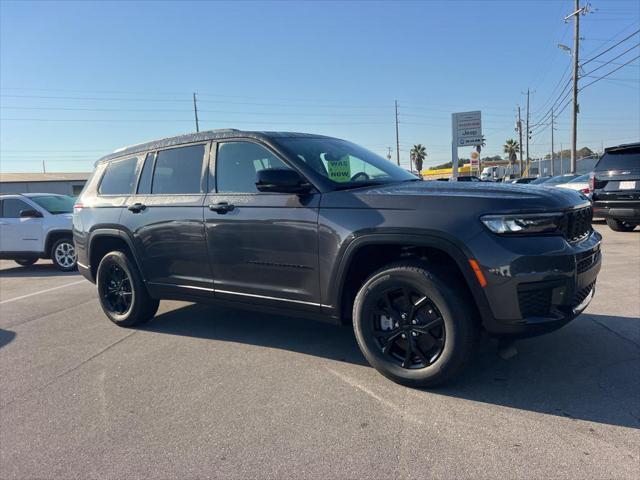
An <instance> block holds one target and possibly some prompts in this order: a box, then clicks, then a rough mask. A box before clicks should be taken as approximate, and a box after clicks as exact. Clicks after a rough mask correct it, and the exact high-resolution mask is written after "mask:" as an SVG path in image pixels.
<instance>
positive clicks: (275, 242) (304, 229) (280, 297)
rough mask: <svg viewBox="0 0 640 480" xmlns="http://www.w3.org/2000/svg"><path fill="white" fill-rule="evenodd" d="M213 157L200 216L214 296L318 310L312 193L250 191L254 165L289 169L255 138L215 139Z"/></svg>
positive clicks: (314, 197)
mask: <svg viewBox="0 0 640 480" xmlns="http://www.w3.org/2000/svg"><path fill="white" fill-rule="evenodd" d="M212 157H214V156H212ZM213 163H215V168H214V166H213V165H212V167H211V171H212V172H214V171H215V178H212V179H211V181H210V182H209V183H210V185H212V187H213V188H211V190H212V193H210V194H209V195H207V198H206V200H205V208H204V216H205V225H206V230H207V244H208V250H209V258H210V260H211V265H212V270H213V272H214V286H215V290H216V298H221V299H227V300H236V301H250V302H252V303H263V304H269V305H278V306H290V307H297V308H303V309H311V310H316V309H319V307H320V292H319V278H318V206H319V200H320V194H318V193H315V194H314V193H311V194H308V195H302V196H300V195H295V194H280V193H260V192H258V190H257V189H256V186H255V182H256V172H257V171H258V170H262V169H267V168H290V167H289V166H288V165H287V164H286V163H285V162H284V161H283V160H282V159H280V158H279V157H277V156H276V154H274V153H273V152H272V151H271V150H269V149H268V148H267V147H266V146H263V145H260V144H257V143H253V142H249V141H235V142H224V143H219V144H218V145H217V153H216V155H215V160H214V159H213V158H212V164H213Z"/></svg>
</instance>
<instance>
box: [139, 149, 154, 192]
mask: <svg viewBox="0 0 640 480" xmlns="http://www.w3.org/2000/svg"><path fill="white" fill-rule="evenodd" d="M154 158H155V153H149V154H147V158H146V159H145V161H144V166H143V167H142V173H141V174H140V182H138V193H151V177H152V175H153V159H154Z"/></svg>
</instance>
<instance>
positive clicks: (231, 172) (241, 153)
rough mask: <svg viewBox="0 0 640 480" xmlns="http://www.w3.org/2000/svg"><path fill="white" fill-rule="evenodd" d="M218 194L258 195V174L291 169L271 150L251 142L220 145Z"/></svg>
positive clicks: (217, 157)
mask: <svg viewBox="0 0 640 480" xmlns="http://www.w3.org/2000/svg"><path fill="white" fill-rule="evenodd" d="M216 165H217V167H216V171H217V175H216V177H217V184H218V192H221V193H256V192H257V191H258V189H257V188H256V174H257V172H258V171H260V170H265V169H268V168H287V169H288V168H289V167H288V166H287V165H286V164H285V163H284V162H283V161H282V160H280V159H279V158H278V157H276V156H275V155H273V154H272V153H271V152H270V151H269V150H267V149H266V148H264V147H261V146H260V145H256V144H255V143H250V142H228V143H221V144H219V145H218V155H217V156H216Z"/></svg>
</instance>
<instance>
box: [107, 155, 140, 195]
mask: <svg viewBox="0 0 640 480" xmlns="http://www.w3.org/2000/svg"><path fill="white" fill-rule="evenodd" d="M137 164H138V159H137V158H135V157H134V158H128V159H126V160H117V161H115V162H111V163H110V164H109V165H108V166H107V171H106V172H104V176H103V177H102V182H100V188H99V189H98V191H99V192H100V193H101V194H102V195H129V194H130V193H131V192H133V187H134V184H135V183H136V166H137Z"/></svg>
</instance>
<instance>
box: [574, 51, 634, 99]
mask: <svg viewBox="0 0 640 480" xmlns="http://www.w3.org/2000/svg"><path fill="white" fill-rule="evenodd" d="M638 58H640V55H638V56H636V57H635V58H632V59H631V60H629V61H628V62H626V63H623V64H622V65H620V66H619V67H617V68H614V69H613V70H611V71H610V72H607V73H606V74H604V75H602V76H601V77H598V78H596V79H595V80H593V81H591V82H589V83H587V84H586V85H584V86H583V87H582V88H581V89H580V90H584V89H585V88H587V87H589V86H591V85H593V84H594V83H597V82H599V81H600V80H604V79H605V78H607V77H608V76H609V75H611V74H613V73H615V72H617V71H618V70H620V69H621V68H623V67H626V66H627V65H629V64H630V63H632V62H634V61H635V60H637V59H638Z"/></svg>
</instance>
